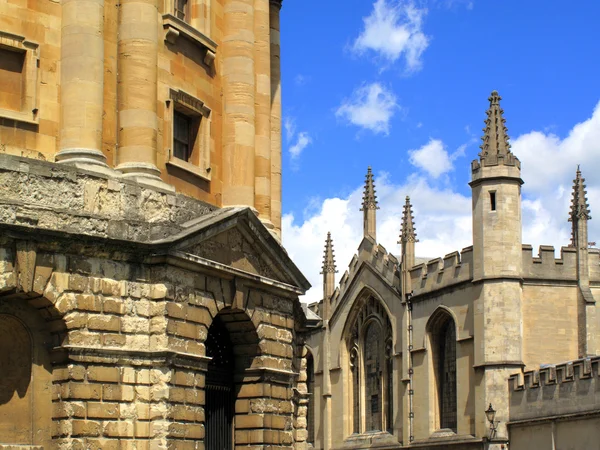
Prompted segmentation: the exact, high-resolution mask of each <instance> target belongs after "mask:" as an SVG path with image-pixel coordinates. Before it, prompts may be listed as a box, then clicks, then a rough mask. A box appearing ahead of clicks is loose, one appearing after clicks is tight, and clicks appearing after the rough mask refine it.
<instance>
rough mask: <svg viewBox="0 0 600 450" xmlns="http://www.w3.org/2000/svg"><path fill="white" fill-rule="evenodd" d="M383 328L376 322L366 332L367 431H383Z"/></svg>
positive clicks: (371, 323)
mask: <svg viewBox="0 0 600 450" xmlns="http://www.w3.org/2000/svg"><path fill="white" fill-rule="evenodd" d="M381 334H382V333H381V326H380V325H379V323H377V322H376V321H372V322H370V323H369V324H368V325H367V328H366V331H365V343H364V354H365V400H366V402H365V404H366V408H365V409H366V411H365V412H366V420H367V423H366V428H365V431H381V430H382V426H381V425H382V419H383V414H382V413H383V411H382V400H383V392H382V387H383V368H384V365H383V343H382V342H381Z"/></svg>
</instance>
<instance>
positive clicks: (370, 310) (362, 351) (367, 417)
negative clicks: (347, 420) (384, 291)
mask: <svg viewBox="0 0 600 450" xmlns="http://www.w3.org/2000/svg"><path fill="white" fill-rule="evenodd" d="M347 344H348V355H349V376H350V379H351V386H352V389H351V391H350V392H349V396H350V402H351V404H352V405H353V410H352V413H353V418H352V419H353V420H352V432H353V433H366V432H375V431H384V430H385V431H390V432H391V429H392V414H393V409H392V404H393V402H392V399H393V392H392V389H393V386H392V370H393V364H392V363H393V361H392V327H391V323H390V321H389V319H388V316H387V313H386V311H385V310H384V308H383V306H382V305H381V304H380V303H379V301H377V300H376V299H375V298H373V297H369V298H367V299H366V301H364V302H363V305H362V307H360V309H359V310H358V311H357V313H356V314H355V315H354V322H353V325H352V326H351V327H350V328H349V336H348V337H347Z"/></svg>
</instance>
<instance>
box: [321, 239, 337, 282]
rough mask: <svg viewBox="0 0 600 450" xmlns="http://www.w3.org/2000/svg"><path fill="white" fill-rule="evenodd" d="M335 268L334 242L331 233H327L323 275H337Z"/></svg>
mask: <svg viewBox="0 0 600 450" xmlns="http://www.w3.org/2000/svg"><path fill="white" fill-rule="evenodd" d="M336 272H337V270H336V268H335V256H334V254H333V241H332V240H331V233H330V232H327V239H326V240H325V252H324V254H323V267H322V271H321V274H325V273H336Z"/></svg>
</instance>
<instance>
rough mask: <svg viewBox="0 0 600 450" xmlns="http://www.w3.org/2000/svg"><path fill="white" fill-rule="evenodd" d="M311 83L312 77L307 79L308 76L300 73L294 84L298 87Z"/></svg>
mask: <svg viewBox="0 0 600 450" xmlns="http://www.w3.org/2000/svg"><path fill="white" fill-rule="evenodd" d="M309 81H310V77H307V76H306V75H302V74H301V73H299V74H298V75H296V76H295V77H294V84H295V85H296V86H304V85H305V84H306V83H308V82H309Z"/></svg>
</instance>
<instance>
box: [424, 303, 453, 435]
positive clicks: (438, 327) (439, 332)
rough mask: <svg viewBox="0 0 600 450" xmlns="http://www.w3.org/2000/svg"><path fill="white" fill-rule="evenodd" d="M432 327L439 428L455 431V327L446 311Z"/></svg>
mask: <svg viewBox="0 0 600 450" xmlns="http://www.w3.org/2000/svg"><path fill="white" fill-rule="evenodd" d="M434 322H435V325H434V326H433V327H432V329H431V330H430V331H431V337H432V350H433V369H434V375H435V384H436V386H435V388H436V397H437V407H438V410H439V418H438V419H439V428H442V429H450V430H452V431H453V432H455V433H456V431H457V402H456V327H455V324H454V320H453V319H452V317H451V316H450V315H449V314H447V313H441V314H439V316H438V317H437V318H436V320H435V321H434Z"/></svg>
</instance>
